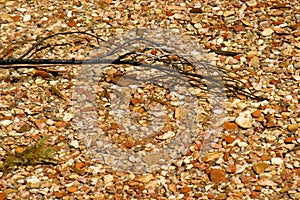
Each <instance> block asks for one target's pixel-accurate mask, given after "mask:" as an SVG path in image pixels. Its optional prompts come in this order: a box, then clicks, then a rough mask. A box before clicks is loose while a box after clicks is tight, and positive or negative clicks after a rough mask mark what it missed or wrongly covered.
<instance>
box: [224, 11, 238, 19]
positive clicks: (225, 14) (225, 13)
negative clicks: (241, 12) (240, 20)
mask: <svg viewBox="0 0 300 200" xmlns="http://www.w3.org/2000/svg"><path fill="white" fill-rule="evenodd" d="M234 13H235V12H234V10H226V11H225V12H224V13H223V16H224V17H228V16H230V15H234Z"/></svg>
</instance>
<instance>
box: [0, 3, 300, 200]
mask: <svg viewBox="0 0 300 200" xmlns="http://www.w3.org/2000/svg"><path fill="white" fill-rule="evenodd" d="M0 13H1V14H0V58H2V59H7V58H10V57H15V58H16V57H19V56H21V55H22V54H23V53H25V52H26V51H27V50H28V48H30V47H31V45H32V44H33V43H34V42H35V41H36V40H38V39H39V37H41V36H42V37H45V36H49V35H51V34H54V33H59V32H67V31H89V32H90V33H94V34H96V35H98V36H99V37H101V38H102V39H104V40H106V39H108V38H109V37H111V36H114V35H116V34H119V33H122V32H125V31H127V30H132V29H134V28H137V27H152V28H155V27H160V28H166V29H175V30H179V31H181V32H182V33H183V34H184V35H188V36H190V37H191V38H193V40H194V41H196V42H197V43H198V44H199V45H200V46H201V47H202V48H203V49H205V50H209V51H210V52H211V55H212V56H214V58H215V61H214V64H215V65H216V66H218V67H222V68H225V69H227V70H230V71H234V72H235V73H236V74H239V75H242V76H243V78H242V79H243V80H242V81H244V82H245V83H246V85H247V86H249V87H253V89H254V90H255V91H256V92H255V93H256V94H257V95H260V96H262V97H264V98H265V100H257V99H250V98H248V97H245V96H243V95H236V96H231V97H229V98H228V99H227V103H226V109H227V117H226V120H225V122H224V124H223V125H222V126H223V131H222V134H221V136H220V137H219V138H216V141H214V142H213V143H211V145H210V147H211V149H210V151H209V152H203V151H202V149H201V147H202V141H200V140H199V141H197V140H196V141H194V142H193V144H192V145H191V146H190V147H189V148H187V149H186V154H185V155H184V156H182V157H180V158H178V159H177V160H176V161H175V162H174V163H173V164H171V165H170V166H168V167H165V168H162V169H159V170H156V171H153V172H149V173H144V174H133V173H127V172H122V171H120V170H116V169H111V168H110V166H106V165H105V164H104V163H101V162H99V161H96V160H94V159H93V157H92V156H90V155H89V154H87V149H86V148H85V146H84V145H83V142H82V140H81V139H80V137H79V136H78V133H77V132H76V130H75V129H74V127H73V126H72V122H73V113H72V109H71V106H70V99H71V98H72V89H73V88H74V87H73V84H74V79H75V75H76V69H77V67H76V66H60V67H57V68H55V69H56V70H59V72H58V73H57V72H46V71H45V70H43V69H39V70H37V69H33V68H19V69H14V68H10V69H4V68H0V136H1V146H2V147H3V148H0V157H1V161H0V165H1V164H2V165H3V163H4V161H5V158H7V156H8V152H9V150H10V151H11V152H13V153H14V154H18V153H19V154H22V152H24V151H25V149H26V147H28V146H30V145H32V144H34V143H35V142H36V141H38V139H39V138H40V137H41V136H44V135H49V136H50V139H49V141H47V143H46V144H47V145H49V146H51V147H54V149H55V150H56V152H55V155H54V158H55V160H56V161H55V164H51V163H48V164H38V163H35V164H37V165H28V166H22V165H21V166H17V167H15V168H14V169H13V170H11V171H9V172H8V173H3V172H0V200H4V199H66V200H67V199H95V200H100V199H274V200H275V199H300V105H299V100H300V93H299V89H300V2H299V1H298V0H292V1H280V0H272V1H256V0H251V1H248V0H241V1H235V0H232V1H221V0H217V1H208V0H202V1H185V2H184V1H130V0H129V1H122V2H119V1H111V0H105V1H102V0H97V1H93V0H82V1H80V0H74V1H71V0H68V1H46V0H23V1H8V0H0ZM78 37H79V36H78V35H75V36H69V37H68V38H67V39H63V38H64V37H63V36H59V37H58V38H53V40H51V41H50V43H51V42H55V40H56V41H57V40H60V41H61V42H68V41H74V40H76V39H78ZM83 41H84V42H83ZM11 44H14V46H16V47H17V48H12V46H11ZM96 45H97V43H96V42H95V41H94V40H91V38H89V37H86V38H85V40H82V38H81V42H79V43H76V44H74V45H73V46H60V47H55V49H54V50H55V52H58V53H49V54H48V55H45V54H44V53H38V54H36V56H35V58H62V57H63V58H65V59H71V58H75V59H84V58H86V57H87V55H88V54H89V52H91V51H93V49H94V48H95V46H96ZM4 49H6V50H4ZM113 73H114V72H113ZM143 94H144V93H143ZM103 95H104V96H105V94H103ZM145 95H148V93H147V91H146V92H145ZM135 101H139V99H138V98H133V99H132V104H133V107H131V109H132V110H135V109H136V110H137V112H139V110H138V108H136V106H135V103H134V102H135ZM156 103H157V101H156ZM160 103H161V102H160ZM178 112H179V111H177V116H178ZM146 117H147V116H146ZM138 123H146V122H145V121H141V122H140V121H138ZM111 125H112V124H110V126H111ZM172 128H173V127H169V129H168V127H167V128H166V130H167V133H168V135H160V136H159V137H158V138H164V137H165V139H169V138H171V137H172V136H173V135H172V134H173V133H172V131H171V132H168V131H170V130H171V129H172ZM112 139H114V138H113V136H112ZM115 139H116V140H118V139H120V138H115ZM158 141H160V140H158ZM129 142H132V141H129ZM117 143H118V142H117ZM119 143H120V144H125V146H126V147H127V148H131V147H132V143H122V142H119ZM157 143H159V142H157ZM149 148H150V147H149ZM5 149H6V150H5ZM150 160H151V159H150ZM43 161H47V160H43Z"/></svg>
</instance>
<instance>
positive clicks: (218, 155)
mask: <svg viewBox="0 0 300 200" xmlns="http://www.w3.org/2000/svg"><path fill="white" fill-rule="evenodd" d="M223 156H224V153H222V152H212V153H208V154H206V155H205V156H203V157H202V158H201V160H202V162H210V161H215V160H218V159H219V158H222V157H223Z"/></svg>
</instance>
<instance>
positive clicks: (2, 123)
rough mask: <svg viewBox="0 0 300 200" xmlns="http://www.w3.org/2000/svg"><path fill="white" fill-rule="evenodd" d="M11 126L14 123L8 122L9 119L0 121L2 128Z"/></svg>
mask: <svg viewBox="0 0 300 200" xmlns="http://www.w3.org/2000/svg"><path fill="white" fill-rule="evenodd" d="M10 124H12V121H11V120H8V119H6V120H1V121H0V125H2V126H8V125H10Z"/></svg>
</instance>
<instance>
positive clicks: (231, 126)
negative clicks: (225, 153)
mask: <svg viewBox="0 0 300 200" xmlns="http://www.w3.org/2000/svg"><path fill="white" fill-rule="evenodd" d="M223 128H224V129H225V130H226V131H230V130H234V129H237V128H238V126H237V124H236V123H234V122H225V123H224V124H223Z"/></svg>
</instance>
